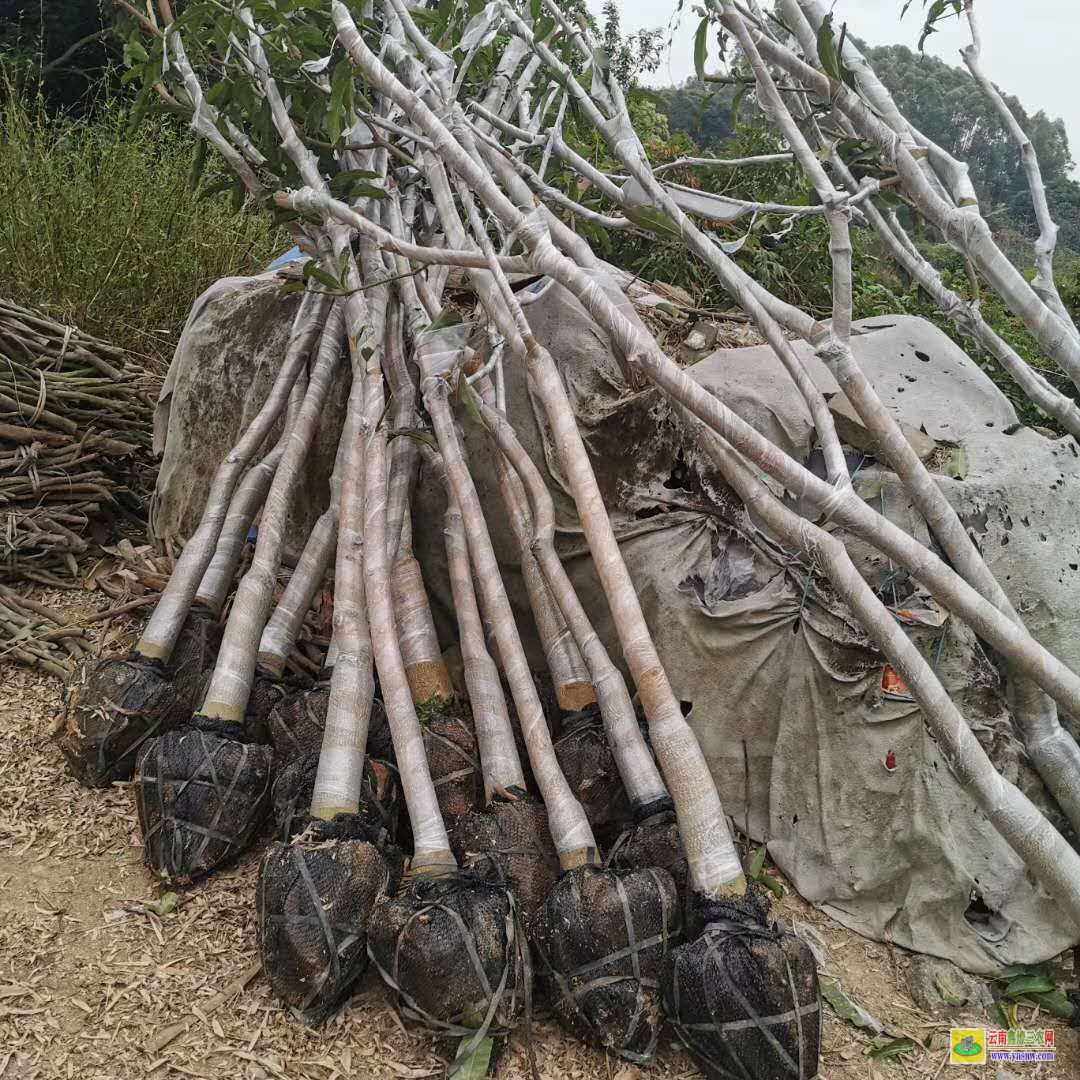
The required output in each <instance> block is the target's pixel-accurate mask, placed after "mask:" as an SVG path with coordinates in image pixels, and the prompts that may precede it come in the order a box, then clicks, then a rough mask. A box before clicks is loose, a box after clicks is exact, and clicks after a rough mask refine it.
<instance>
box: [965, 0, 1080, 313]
mask: <svg viewBox="0 0 1080 1080" xmlns="http://www.w3.org/2000/svg"><path fill="white" fill-rule="evenodd" d="M965 7H966V11H967V18H968V25H969V26H970V28H971V44H970V45H968V46H967V47H966V48H964V49H961V50H960V55H961V56H962V57H963V58H964V63H965V64H966V65H967V69H968V71H970V72H971V74H972V77H973V78H974V79H975V82H976V83H978V85H979V87H980V89H981V90H982V92H983V93H984V94H985V95H986V96H987V97H988V98H989V99H990V102H991V104H992V105H993V106H994V108H995V109H996V110H997V114H998V116H1000V117H1001V120H1002V122H1003V123H1004V124H1005V127H1006V128H1007V129H1008V132H1009V134H1010V135H1011V136H1012V139H1013V142H1015V143H1016V145H1017V146H1018V147H1019V148H1020V161H1021V163H1022V164H1023V166H1024V174H1025V176H1026V177H1027V185H1028V191H1030V193H1031V203H1032V206H1033V207H1034V209H1035V220H1036V222H1037V223H1038V226H1039V237H1038V239H1037V240H1036V241H1035V277H1034V279H1033V280H1032V282H1031V287H1032V288H1033V289H1034V290H1035V291H1036V292H1037V293H1038V294H1039V296H1040V297H1042V299H1043V301H1044V303H1046V305H1047V306H1048V307H1050V308H1051V309H1052V310H1053V312H1054V314H1055V315H1057V317H1058V318H1059V319H1061V321H1062V322H1063V323H1065V324H1066V325H1067V326H1069V327H1072V331H1073V333H1074V334H1075V333H1076V332H1077V330H1076V326H1075V324H1074V323H1073V320H1072V317H1071V316H1070V315H1069V312H1068V310H1067V309H1066V307H1065V305H1064V304H1063V303H1062V301H1061V296H1060V295H1059V294H1058V290H1057V285H1056V284H1055V283H1054V249H1055V248H1056V247H1057V234H1058V227H1057V225H1056V224H1055V223H1054V220H1053V218H1051V216H1050V207H1049V206H1048V205H1047V202H1046V185H1045V184H1044V183H1043V178H1042V171H1041V169H1040V168H1039V158H1038V155H1037V154H1036V153H1035V147H1034V146H1033V145H1032V143H1031V140H1030V139H1029V138H1028V137H1027V134H1026V132H1025V131H1024V129H1023V128H1022V127H1021V126H1020V123H1019V121H1018V120H1017V119H1016V116H1015V114H1014V113H1013V111H1012V109H1010V108H1009V105H1008V102H1006V100H1005V98H1004V97H1002V95H1001V93H1000V92H999V91H998V89H997V87H996V86H994V84H993V83H992V82H991V81H990V80H989V79H988V78H987V76H986V74H985V73H984V72H983V69H982V64H981V60H982V37H981V34H980V33H979V24H978V22H977V20H976V17H975V0H967V2H966V5H965Z"/></svg>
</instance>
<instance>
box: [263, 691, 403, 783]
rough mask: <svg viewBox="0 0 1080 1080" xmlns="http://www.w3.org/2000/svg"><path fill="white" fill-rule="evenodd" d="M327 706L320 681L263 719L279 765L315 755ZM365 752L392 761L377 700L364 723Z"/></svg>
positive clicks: (391, 747) (383, 714)
mask: <svg viewBox="0 0 1080 1080" xmlns="http://www.w3.org/2000/svg"><path fill="white" fill-rule="evenodd" d="M329 704H330V683H329V681H324V682H321V683H319V684H318V685H317V686H315V687H313V688H312V689H310V690H296V691H293V692H292V693H291V694H288V695H287V696H285V697H283V698H282V699H281V700H280V701H278V702H277V703H276V704H275V705H274V707H273V708H272V709H271V710H270V713H269V715H268V716H267V718H266V730H267V736H268V738H269V739H270V742H271V744H272V745H273V747H274V757H275V759H276V760H277V762H278V764H279V765H283V764H287V763H288V762H290V761H295V760H296V759H297V758H302V757H305V756H306V755H307V754H317V753H318V752H319V749H320V748H321V747H322V739H323V730H324V729H325V727H326V710H327V708H328V706H329ZM367 752H368V753H369V754H370V755H371V756H372V757H375V758H379V759H380V760H382V761H390V762H392V761H393V760H394V741H393V739H392V738H391V737H390V725H389V724H388V723H387V721H386V710H385V709H384V708H383V703H382V702H381V701H379V700H378V699H377V698H376V699H375V701H373V702H372V705H371V717H370V718H369V720H368V741H367Z"/></svg>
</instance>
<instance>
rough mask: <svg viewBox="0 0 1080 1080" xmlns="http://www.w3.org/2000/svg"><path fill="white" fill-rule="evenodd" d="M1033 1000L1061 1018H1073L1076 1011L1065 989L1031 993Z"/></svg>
mask: <svg viewBox="0 0 1080 1080" xmlns="http://www.w3.org/2000/svg"><path fill="white" fill-rule="evenodd" d="M1028 996H1029V997H1030V998H1031V1000H1032V1001H1036V1002H1038V1003H1039V1005H1040V1007H1041V1008H1043V1009H1044V1010H1045V1011H1046V1012H1048V1013H1053V1014H1054V1016H1056V1017H1057V1018H1058V1019H1059V1020H1071V1019H1072V1018H1073V1014H1074V1012H1075V1006H1074V1005H1073V1003H1072V1002H1071V1001H1070V1000H1069V999H1068V997H1067V996H1066V994H1065V991H1064V990H1057V989H1055V990H1051V991H1049V992H1047V993H1040V994H1029V995H1028Z"/></svg>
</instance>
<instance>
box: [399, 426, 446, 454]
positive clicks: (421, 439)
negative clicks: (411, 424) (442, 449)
mask: <svg viewBox="0 0 1080 1080" xmlns="http://www.w3.org/2000/svg"><path fill="white" fill-rule="evenodd" d="M390 438H391V439H399V438H403V439H412V441H413V442H417V443H420V445H421V446H430V447H431V449H432V450H436V451H437V450H438V449H439V444H438V443H437V442H436V441H435V438H434V436H432V434H431V432H429V431H422V430H421V429H420V428H403V429H401V430H398V431H395V432H393V433H392V434H391V435H390Z"/></svg>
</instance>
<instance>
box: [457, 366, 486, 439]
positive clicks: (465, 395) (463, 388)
mask: <svg viewBox="0 0 1080 1080" xmlns="http://www.w3.org/2000/svg"><path fill="white" fill-rule="evenodd" d="M457 396H458V401H460V402H461V404H462V405H464V406H465V411H466V412H467V413H468V414H469V419H470V420H471V421H472V422H473V423H474V424H477V425H478V426H479V427H482V428H486V427H487V424H485V423H484V417H483V416H482V415H481V413H480V409H479V407H478V406H477V404H476V399H475V398H474V397H473V392H472V387H471V386H469V383H468V380H467V379H466V378H465V372H464V371H459V372H458V382H457Z"/></svg>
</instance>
